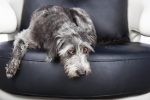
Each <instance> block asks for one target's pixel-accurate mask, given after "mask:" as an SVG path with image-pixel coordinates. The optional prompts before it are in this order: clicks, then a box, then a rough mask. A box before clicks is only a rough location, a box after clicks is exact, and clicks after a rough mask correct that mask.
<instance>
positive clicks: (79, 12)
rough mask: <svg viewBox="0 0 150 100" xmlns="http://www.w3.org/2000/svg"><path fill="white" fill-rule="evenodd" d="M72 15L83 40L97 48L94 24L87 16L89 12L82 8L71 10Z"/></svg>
mask: <svg viewBox="0 0 150 100" xmlns="http://www.w3.org/2000/svg"><path fill="white" fill-rule="evenodd" d="M70 13H71V15H72V18H73V21H74V22H75V23H76V25H77V26H78V28H80V29H79V30H80V32H79V34H80V36H81V38H82V39H83V40H85V41H86V42H88V43H90V44H91V45H92V46H95V44H96V40H97V36H96V31H95V27H94V24H93V22H92V20H91V18H90V16H89V15H88V14H87V12H86V11H85V10H83V9H81V8H71V9H70Z"/></svg>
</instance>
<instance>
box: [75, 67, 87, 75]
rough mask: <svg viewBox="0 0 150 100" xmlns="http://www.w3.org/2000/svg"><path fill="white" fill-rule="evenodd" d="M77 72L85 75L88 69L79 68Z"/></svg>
mask: <svg viewBox="0 0 150 100" xmlns="http://www.w3.org/2000/svg"><path fill="white" fill-rule="evenodd" d="M77 74H78V75H79V76H84V75H85V74H86V71H84V70H83V69H80V70H77Z"/></svg>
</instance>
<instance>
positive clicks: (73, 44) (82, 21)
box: [6, 5, 97, 78]
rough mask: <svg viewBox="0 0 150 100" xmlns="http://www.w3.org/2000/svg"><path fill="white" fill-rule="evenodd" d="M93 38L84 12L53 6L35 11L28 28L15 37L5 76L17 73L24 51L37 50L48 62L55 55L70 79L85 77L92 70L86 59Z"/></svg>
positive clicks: (79, 9)
mask: <svg viewBox="0 0 150 100" xmlns="http://www.w3.org/2000/svg"><path fill="white" fill-rule="evenodd" d="M96 39H97V36H96V31H95V27H94V25H93V22H92V20H91V19H90V17H89V15H88V14H87V13H86V11H84V10H83V9H81V8H64V7H60V6H52V5H48V6H45V7H42V8H40V9H37V10H35V11H34V12H33V15H32V18H31V22H30V25H29V27H28V28H27V29H25V30H23V31H22V32H20V33H19V34H18V35H17V36H16V39H15V41H14V48H13V53H12V59H11V60H10V62H9V63H8V64H7V67H6V76H7V77H8V78H12V77H13V76H14V75H15V74H16V72H17V69H18V68H19V65H20V63H21V59H22V57H23V56H24V54H25V53H26V51H27V48H37V47H38V48H44V49H46V50H47V55H48V57H47V61H49V62H50V61H52V60H53V59H54V57H56V56H57V55H58V56H59V57H60V60H61V63H63V64H64V70H65V73H66V74H67V76H68V77H69V78H75V77H79V76H82V75H88V74H89V73H90V72H91V68H90V64H89V62H88V60H87V58H88V56H89V52H90V51H94V50H93V47H94V46H95V44H96Z"/></svg>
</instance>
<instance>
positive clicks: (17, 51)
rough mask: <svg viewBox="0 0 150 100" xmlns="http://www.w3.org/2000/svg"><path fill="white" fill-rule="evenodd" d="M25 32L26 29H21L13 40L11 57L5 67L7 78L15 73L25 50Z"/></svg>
mask: <svg viewBox="0 0 150 100" xmlns="http://www.w3.org/2000/svg"><path fill="white" fill-rule="evenodd" d="M26 32H28V31H27V30H23V31H22V32H20V33H19V34H18V35H17V37H16V39H15V41H14V48H13V52H12V58H11V60H10V62H9V63H8V64H7V67H6V76H7V77H8V78H12V77H13V76H14V75H15V74H16V72H17V70H18V68H19V65H20V62H21V59H22V57H23V56H24V54H25V53H26V51H27V48H28V43H27V42H26V41H25V34H26Z"/></svg>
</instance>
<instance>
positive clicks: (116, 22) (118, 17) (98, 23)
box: [21, 0, 129, 43]
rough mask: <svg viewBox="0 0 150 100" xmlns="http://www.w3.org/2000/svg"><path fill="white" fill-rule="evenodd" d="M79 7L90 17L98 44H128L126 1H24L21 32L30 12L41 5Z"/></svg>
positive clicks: (26, 24) (27, 21) (27, 23)
mask: <svg viewBox="0 0 150 100" xmlns="http://www.w3.org/2000/svg"><path fill="white" fill-rule="evenodd" d="M48 4H50V5H60V6H64V7H80V8H83V9H85V10H86V11H87V12H88V13H89V14H90V16H91V18H92V20H93V22H94V25H95V27H96V31H97V35H98V42H100V43H112V42H115V43H116V42H117V43H120V42H128V41H129V37H128V22H127V0H25V3H24V9H23V17H22V23H21V30H22V29H25V28H27V27H28V25H29V22H30V17H31V14H32V12H33V11H34V10H35V9H37V8H39V7H41V6H43V5H48Z"/></svg>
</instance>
